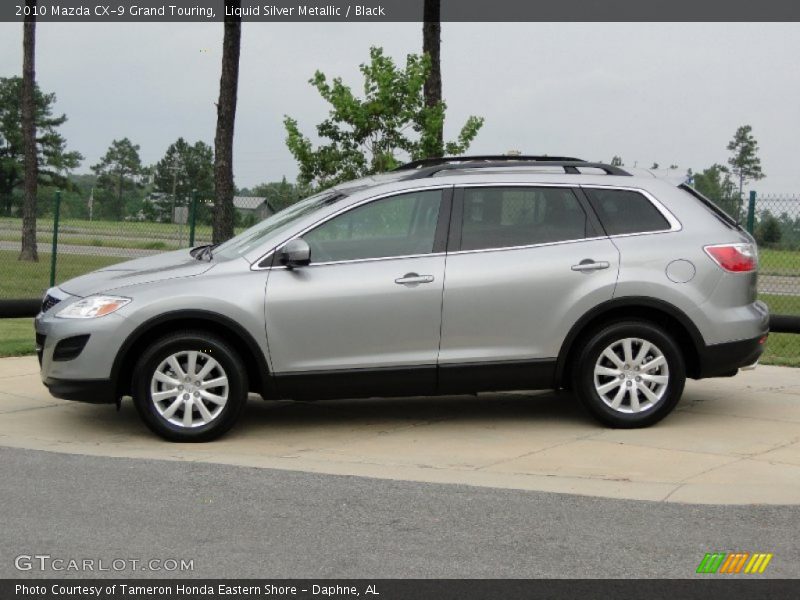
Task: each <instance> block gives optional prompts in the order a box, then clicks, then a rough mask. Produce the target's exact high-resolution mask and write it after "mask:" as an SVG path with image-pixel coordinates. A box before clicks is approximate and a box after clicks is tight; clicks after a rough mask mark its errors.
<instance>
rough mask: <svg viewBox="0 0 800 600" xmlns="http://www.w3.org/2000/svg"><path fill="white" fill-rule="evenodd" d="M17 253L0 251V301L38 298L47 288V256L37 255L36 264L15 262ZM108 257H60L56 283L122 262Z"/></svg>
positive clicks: (48, 267)
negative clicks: (1, 299) (3, 299)
mask: <svg viewBox="0 0 800 600" xmlns="http://www.w3.org/2000/svg"><path fill="white" fill-rule="evenodd" d="M17 255H18V253H17V252H16V251H11V250H0V298H40V297H41V296H42V294H43V293H44V291H45V290H46V289H47V288H49V287H50V254H49V253H48V254H44V253H42V252H40V253H39V262H36V263H31V262H22V261H19V260H17ZM124 260H125V259H124V258H114V257H110V256H80V255H77V254H60V255H59V256H58V264H57V267H56V283H57V282H59V281H66V280H67V279H72V278H73V277H77V276H78V275H83V274H84V273H88V272H90V271H95V270H97V269H100V268H102V267H107V266H108V265H113V264H114V263H118V262H122V261H124Z"/></svg>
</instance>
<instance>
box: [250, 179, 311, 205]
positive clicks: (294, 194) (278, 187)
mask: <svg viewBox="0 0 800 600" xmlns="http://www.w3.org/2000/svg"><path fill="white" fill-rule="evenodd" d="M311 193H312V191H311V189H310V188H309V187H308V186H307V185H302V184H293V183H289V182H288V181H286V177H284V178H283V179H282V180H281V181H277V182H276V181H272V182H269V183H260V184H258V185H257V186H255V187H254V188H253V189H252V190H250V194H251V195H253V196H261V197H264V198H266V199H267V202H269V205H270V206H271V207H272V208H273V209H275V211H276V212H277V211H279V210H283V209H284V208H286V207H287V206H291V205H292V204H294V203H295V202H298V201H300V200H302V199H303V198H307V197H308V196H310V195H311Z"/></svg>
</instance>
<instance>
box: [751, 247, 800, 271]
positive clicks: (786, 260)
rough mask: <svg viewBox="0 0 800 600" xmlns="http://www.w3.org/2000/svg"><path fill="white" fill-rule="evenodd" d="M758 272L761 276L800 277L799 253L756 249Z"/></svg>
mask: <svg viewBox="0 0 800 600" xmlns="http://www.w3.org/2000/svg"><path fill="white" fill-rule="evenodd" d="M758 263H759V265H758V272H759V273H760V274H761V275H793V276H795V277H800V251H792V250H773V249H771V248H759V249H758Z"/></svg>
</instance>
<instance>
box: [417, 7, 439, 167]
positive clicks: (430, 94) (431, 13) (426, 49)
mask: <svg viewBox="0 0 800 600" xmlns="http://www.w3.org/2000/svg"><path fill="white" fill-rule="evenodd" d="M441 9H442V3H441V0H425V6H424V8H423V13H424V14H423V20H424V23H423V25H422V53H423V54H424V55H425V56H427V57H428V58H429V59H430V61H431V68H430V72H429V73H428V77H427V79H425V87H424V93H425V106H427V107H428V108H429V109H431V110H435V109H436V107H437V106H438V105H439V104H441V103H442V60H441V44H442V22H441ZM433 138H434V140H433V141H434V144H433V145H434V147H432V148H430V149H429V150H428V151H429V154H428V156H432V157H438V156H443V154H444V119H442V121H441V122H439V123H438V126H437V127H436V129H435V131H434V132H433Z"/></svg>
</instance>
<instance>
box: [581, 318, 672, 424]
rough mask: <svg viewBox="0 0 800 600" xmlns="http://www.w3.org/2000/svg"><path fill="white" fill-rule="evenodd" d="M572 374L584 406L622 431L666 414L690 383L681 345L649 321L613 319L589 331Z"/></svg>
mask: <svg viewBox="0 0 800 600" xmlns="http://www.w3.org/2000/svg"><path fill="white" fill-rule="evenodd" d="M626 346H629V349H627V350H626ZM642 350H644V355H642V354H641V352H642ZM612 354H613V355H614V356H615V357H616V358H614V356H612ZM573 372H574V373H575V374H576V377H575V392H576V394H577V396H578V399H579V400H580V401H581V403H582V404H583V405H584V406H585V407H586V409H587V410H588V411H589V412H590V413H591V414H592V415H593V416H594V417H595V418H596V419H597V420H598V421H600V422H601V423H603V424H605V425H608V426H609V427H615V428H624V429H630V428H635V427H647V426H649V425H652V424H654V423H657V422H658V421H660V420H661V419H663V418H664V417H666V416H667V415H668V414H669V413H670V412H672V410H673V409H674V408H675V406H676V405H677V404H678V401H679V400H680V398H681V394H682V393H683V387H684V385H685V383H686V367H685V362H684V358H683V354H682V353H681V350H680V348H679V347H678V345H677V344H676V343H675V340H674V339H673V338H672V336H670V335H669V334H668V333H667V332H666V331H664V330H663V329H662V328H661V327H659V326H657V325H655V324H653V323H650V322H648V321H633V320H631V321H620V322H615V323H610V324H608V325H605V326H603V327H602V328H600V329H598V330H596V331H594V332H593V333H591V334H590V335H589V336H588V337H587V338H585V341H584V343H583V345H582V347H581V348H580V350H579V352H578V354H577V363H576V364H575V365H574V371H573Z"/></svg>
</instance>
